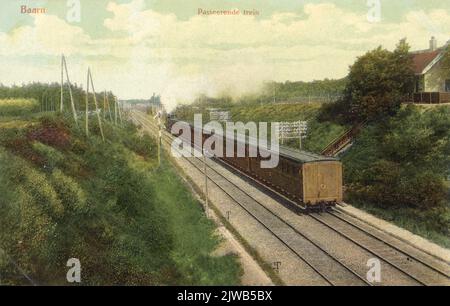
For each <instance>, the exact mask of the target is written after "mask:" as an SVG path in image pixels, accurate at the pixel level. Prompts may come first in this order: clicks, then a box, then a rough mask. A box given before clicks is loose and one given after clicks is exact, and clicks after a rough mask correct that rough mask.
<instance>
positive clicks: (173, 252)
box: [0, 101, 241, 285]
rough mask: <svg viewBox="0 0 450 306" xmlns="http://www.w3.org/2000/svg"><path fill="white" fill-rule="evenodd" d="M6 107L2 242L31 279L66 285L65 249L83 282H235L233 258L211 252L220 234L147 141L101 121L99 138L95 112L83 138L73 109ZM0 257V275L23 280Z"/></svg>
mask: <svg viewBox="0 0 450 306" xmlns="http://www.w3.org/2000/svg"><path fill="white" fill-rule="evenodd" d="M8 107H9V106H8ZM1 108H2V103H1V101H0V110H1ZM10 113H11V112H10ZM13 113H14V115H17V114H22V116H21V117H14V118H12V117H11V118H5V117H3V118H1V119H2V120H0V121H1V122H0V194H1V195H2V196H1V197H0V247H1V248H2V249H3V250H5V251H6V253H7V254H8V256H9V257H10V258H11V259H13V260H14V261H15V262H16V263H17V265H18V266H19V267H20V268H21V269H22V270H24V271H25V272H26V273H27V274H28V275H29V276H30V277H31V278H32V279H33V280H35V281H36V282H37V283H38V284H67V283H66V280H65V278H66V273H67V269H68V268H67V267H66V262H67V260H68V259H69V258H72V257H74V258H78V259H80V261H81V265H82V284H83V285H90V284H101V285H108V284H143V285H163V284H173V285H175V284H176V285H190V284H195V285H218V284H238V283H239V278H240V274H241V269H240V267H239V265H238V263H237V261H236V258H235V256H233V255H228V256H224V257H214V256H211V255H210V254H211V253H212V251H213V250H214V249H215V248H216V247H217V246H218V244H219V243H220V240H219V238H218V237H217V236H215V235H214V231H215V225H214V224H213V223H212V222H211V221H210V220H208V219H206V218H205V216H204V214H203V213H202V209H201V205H200V203H199V202H198V201H197V200H195V199H194V198H193V196H192V195H191V193H190V191H189V190H188V189H187V188H186V187H185V185H184V183H183V182H182V180H181V179H180V178H179V177H178V175H177V174H176V171H175V170H174V169H173V168H172V166H171V165H169V164H167V163H163V165H162V166H161V167H160V168H158V167H157V165H156V150H155V142H154V140H153V139H151V138H149V137H148V136H144V135H141V134H140V133H138V131H137V130H136V129H135V128H134V127H133V126H132V125H126V126H124V127H117V126H114V125H112V124H110V123H107V122H105V126H104V130H105V136H106V142H104V143H103V142H102V141H101V139H100V138H99V136H98V128H97V126H96V124H95V121H94V120H92V122H90V124H91V131H92V135H91V137H90V138H89V139H86V138H85V136H84V133H83V131H81V130H80V129H78V128H77V127H75V125H74V124H73V122H72V121H71V120H70V117H69V119H66V118H63V117H61V116H58V115H56V114H32V113H31V112H27V111H25V112H13ZM79 124H80V126H83V125H82V122H80V123H79ZM0 255H2V256H0V275H1V280H0V282H1V283H2V284H5V283H6V284H28V282H27V281H26V280H25V279H24V278H23V277H21V276H20V273H19V271H18V270H17V268H16V267H14V265H12V264H11V261H10V260H9V259H8V257H7V256H6V255H5V254H0Z"/></svg>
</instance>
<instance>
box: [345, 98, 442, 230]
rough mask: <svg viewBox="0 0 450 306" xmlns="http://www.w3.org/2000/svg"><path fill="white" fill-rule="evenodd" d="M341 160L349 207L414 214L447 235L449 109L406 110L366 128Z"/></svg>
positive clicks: (411, 107)
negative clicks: (359, 205)
mask: <svg viewBox="0 0 450 306" xmlns="http://www.w3.org/2000/svg"><path fill="white" fill-rule="evenodd" d="M343 161H344V165H345V180H344V181H345V182H346V184H347V187H348V191H347V195H348V200H349V201H350V202H351V203H358V202H359V203H372V205H374V206H377V207H381V208H389V209H391V210H395V209H409V210H416V211H417V212H420V214H417V216H418V217H419V216H422V217H423V220H426V217H424V216H427V215H428V214H429V215H428V216H431V215H432V217H430V218H432V219H431V220H433V221H432V222H425V224H426V226H430V229H434V230H438V231H440V232H442V233H448V232H449V229H450V219H449V214H448V213H446V212H448V210H449V203H450V201H449V190H448V187H447V186H446V185H445V184H444V181H445V179H446V178H447V177H448V175H449V174H450V108H445V107H441V108H437V109H429V110H422V109H420V108H418V107H415V106H408V107H406V108H404V109H402V110H401V111H400V112H399V113H398V115H397V116H396V117H392V118H390V119H386V120H385V121H383V122H378V123H376V124H373V125H371V126H369V127H368V128H367V129H365V131H364V132H363V133H362V134H361V135H360V137H359V138H358V139H357V141H356V143H355V144H354V146H353V148H351V149H350V151H349V152H348V153H347V154H346V155H344V157H343ZM437 212H441V213H437Z"/></svg>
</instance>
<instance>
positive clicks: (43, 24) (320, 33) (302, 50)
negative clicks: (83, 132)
mask: <svg viewBox="0 0 450 306" xmlns="http://www.w3.org/2000/svg"><path fill="white" fill-rule="evenodd" d="M105 9H106V10H107V11H108V12H110V13H111V17H110V18H107V19H105V20H104V21H103V26H104V29H105V36H104V37H100V38H97V37H96V38H95V39H94V38H92V37H90V36H89V35H88V34H86V33H85V32H84V31H83V29H82V28H81V27H78V26H76V25H71V24H68V23H66V22H65V21H64V20H62V19H59V18H58V17H56V16H52V15H38V16H35V17H34V22H33V24H32V25H30V26H23V27H19V28H17V29H16V30H14V31H12V32H11V33H2V32H0V43H1V44H0V55H4V56H6V57H8V58H11V57H20V56H22V57H27V56H33V57H34V58H36V57H39V56H57V55H59V54H60V53H65V54H66V55H67V56H68V57H69V58H68V59H69V61H70V62H72V63H76V64H79V65H84V67H85V66H86V65H90V66H92V69H93V71H97V74H96V75H99V76H100V77H99V82H100V84H101V85H102V86H104V87H105V88H113V89H114V91H115V92H116V93H117V94H118V95H119V96H120V97H125V98H131V97H149V96H150V95H151V94H152V93H153V92H160V93H162V95H163V99H164V97H166V99H167V100H170V101H171V103H175V101H180V100H184V101H187V100H189V99H192V98H193V97H194V95H195V94H197V93H198V92H199V91H201V92H206V93H210V94H214V93H219V92H222V91H224V90H229V91H231V92H233V93H236V94H239V93H242V92H245V91H248V90H251V89H254V88H257V87H258V85H259V84H260V83H261V82H262V81H264V80H278V81H285V80H291V81H295V80H313V79H322V78H326V77H328V78H339V77H343V76H345V75H346V73H347V71H348V66H349V65H350V64H352V63H353V62H354V60H355V58H356V57H357V56H359V55H361V54H363V53H364V52H366V51H367V50H369V49H372V48H375V47H377V46H378V45H383V46H385V47H387V48H390V49H392V48H393V47H394V46H395V44H396V43H397V42H398V41H399V40H400V39H401V38H403V37H407V38H408V41H409V43H410V44H411V45H412V46H413V49H424V48H427V47H428V39H429V38H430V36H432V35H434V36H436V37H437V39H438V40H439V41H440V42H441V44H442V43H444V42H445V41H447V39H448V38H449V37H448V33H450V13H449V12H448V11H446V10H438V9H436V10H430V11H411V12H408V13H406V14H405V15H404V16H403V17H402V19H401V20H400V21H399V22H396V23H394V22H386V21H382V22H379V23H370V22H368V20H367V17H366V15H365V13H356V12H354V11H351V10H349V9H344V8H341V7H339V6H337V5H335V4H331V3H320V4H306V5H305V6H304V7H303V11H301V12H278V13H274V14H272V15H271V16H270V17H268V18H255V17H250V16H242V15H241V16H214V15H210V16H197V15H194V16H192V17H191V18H189V19H187V20H181V19H179V18H177V16H176V15H175V14H171V13H159V12H156V11H154V10H151V9H147V8H146V7H145V3H144V1H143V0H133V1H131V2H129V3H125V4H119V3H116V2H114V1H110V2H109V3H108V4H107V6H106V8H105ZM230 9H232V7H230ZM49 29H51V31H49ZM7 60H8V59H4V60H3V61H7ZM0 61H1V60H0ZM56 62H57V61H56ZM15 63H16V64H15V65H17V66H19V65H20V61H19V62H15ZM84 67H83V69H84ZM42 69H47V68H46V67H42ZM54 69H57V67H55V68H54ZM83 69H81V68H80V69H79V70H80V73H77V69H74V74H75V76H74V78H75V79H80V80H83V79H84V75H82V71H83ZM18 70H19V71H24V69H22V68H20V67H18ZM76 73H77V74H76ZM43 75H49V76H50V75H51V74H50V73H47V74H45V73H44V74H43ZM17 77H19V76H17ZM26 77H29V78H31V77H39V76H36V75H35V74H34V73H33V74H30V75H27V76H26ZM10 78H12V76H10ZM22 78H23V76H22ZM108 86H109V87H108Z"/></svg>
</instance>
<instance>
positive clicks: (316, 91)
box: [193, 78, 347, 108]
mask: <svg viewBox="0 0 450 306" xmlns="http://www.w3.org/2000/svg"><path fill="white" fill-rule="evenodd" d="M346 84H347V79H346V78H343V79H338V80H329V79H325V80H321V81H312V82H301V81H299V82H290V81H286V82H284V83H282V82H280V83H279V82H266V83H264V85H263V87H262V89H261V90H259V91H258V92H255V93H250V94H245V95H242V96H240V97H237V98H232V95H227V94H223V95H222V96H220V97H208V96H206V95H200V96H198V97H197V98H196V99H195V100H194V103H193V104H194V105H196V106H199V107H205V106H206V107H218V108H223V107H228V106H229V105H230V104H232V103H239V104H245V103H247V104H263V103H274V102H275V103H305V102H335V101H336V100H338V99H339V98H341V97H342V95H343V92H344V89H345V86H346Z"/></svg>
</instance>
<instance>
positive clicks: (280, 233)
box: [135, 113, 450, 285]
mask: <svg viewBox="0 0 450 306" xmlns="http://www.w3.org/2000/svg"><path fill="white" fill-rule="evenodd" d="M135 114H136V115H137V116H138V117H140V119H137V121H138V122H139V123H140V124H143V125H146V126H147V127H149V126H151V127H150V128H151V129H153V130H154V129H157V127H156V125H154V124H153V123H152V122H151V121H150V120H148V119H147V118H145V117H144V116H142V115H141V114H139V113H135ZM143 121H145V122H143ZM163 138H164V141H165V142H167V143H168V144H169V145H170V144H171V139H172V138H171V136H169V135H167V134H166V133H163ZM186 160H187V161H188V162H189V163H190V164H191V165H192V166H194V167H195V168H196V169H197V170H198V171H199V172H200V173H204V172H203V171H204V170H203V166H204V161H202V160H200V159H199V158H186ZM212 163H214V162H212ZM214 164H215V163H214ZM207 167H208V169H210V170H212V172H211V171H209V174H208V177H209V179H210V180H211V182H213V183H214V185H216V186H217V187H218V188H219V189H220V190H222V191H223V192H224V193H225V194H226V195H227V196H228V197H229V198H230V199H231V200H232V201H233V202H235V203H236V204H237V205H239V206H240V207H241V208H242V209H244V210H245V211H246V212H247V213H248V214H249V215H250V216H252V217H253V218H254V219H255V220H257V221H258V222H259V223H260V224H261V225H262V226H263V227H264V228H266V229H267V230H268V231H269V232H271V233H272V234H273V235H274V236H275V237H276V238H277V239H278V240H279V241H280V242H281V243H283V244H284V245H285V246H286V247H287V248H288V249H289V250H291V251H292V252H293V253H294V254H295V255H296V256H298V257H299V258H300V259H301V260H302V261H303V262H305V263H306V264H307V265H308V266H309V267H310V268H311V269H312V270H314V271H315V272H316V273H317V274H318V275H320V276H321V277H322V278H323V279H324V280H325V281H326V283H327V284H329V285H339V284H342V280H340V279H339V277H338V278H337V279H336V275H341V276H342V273H343V272H342V271H346V272H345V273H347V277H348V276H351V278H353V280H352V281H351V282H353V283H354V284H360V285H363V284H364V285H372V284H371V283H369V282H368V281H367V280H366V278H365V275H364V274H363V273H361V272H359V273H358V272H357V271H355V270H354V269H352V268H351V267H350V266H349V265H348V264H346V263H344V262H343V261H342V260H340V259H339V258H337V257H336V256H335V255H333V254H332V253H330V252H329V251H327V250H326V249H325V248H324V247H322V246H321V245H320V244H318V243H317V242H315V241H314V240H313V239H312V238H311V237H310V236H309V235H308V234H307V233H306V232H305V231H304V230H302V229H299V228H298V227H297V226H294V225H292V224H290V223H289V222H287V221H286V220H284V219H283V218H282V217H281V216H279V215H278V214H277V213H276V212H274V211H272V210H271V209H269V208H267V207H266V205H265V204H264V203H262V202H261V201H259V200H258V199H256V198H255V197H254V196H252V195H251V194H249V193H248V192H247V191H245V190H243V189H242V188H240V187H239V186H238V185H236V184H235V183H234V182H232V181H231V180H230V179H228V178H227V177H226V176H225V175H224V174H222V173H220V172H219V171H218V170H217V169H216V167H213V166H211V162H208V163H207ZM234 170H236V171H238V172H240V171H239V170H238V169H234ZM244 176H245V177H248V176H247V175H245V174H244ZM225 185H226V186H225ZM283 198H284V197H283ZM284 199H285V200H287V201H290V200H289V199H286V198H284ZM290 202H292V201H290ZM291 204H293V202H292V203H291ZM308 216H309V217H310V218H312V219H314V220H315V221H316V222H318V223H320V224H321V225H323V226H325V227H326V228H328V229H329V230H331V231H333V232H335V233H337V234H338V235H339V236H341V237H343V238H345V239H347V240H348V241H349V242H351V243H353V244H354V245H356V246H358V247H359V248H361V249H362V250H364V251H365V252H367V253H369V254H371V255H373V256H375V257H376V258H378V259H380V261H382V262H384V263H385V264H388V265H389V266H391V267H392V268H393V269H395V270H397V271H398V272H399V273H401V274H403V275H404V276H406V277H408V278H410V279H411V280H413V282H414V283H415V284H417V285H442V284H444V285H449V284H450V280H449V274H448V272H447V271H446V269H445V267H442V266H437V265H436V264H432V263H430V262H427V260H425V259H424V258H420V256H418V255H412V254H411V253H408V252H407V251H405V250H404V249H403V248H400V247H398V246H396V245H394V243H392V242H389V241H387V240H386V239H383V238H381V237H380V236H379V235H377V234H375V233H374V232H371V231H369V230H368V229H366V228H364V227H363V226H361V225H358V224H356V223H355V221H353V220H351V219H350V217H349V216H346V215H344V214H343V213H342V212H340V211H339V210H337V209H333V210H332V211H330V212H327V213H325V214H323V215H308ZM274 228H275V229H276V230H274ZM280 228H282V230H280ZM286 233H289V234H286ZM293 234H295V235H293ZM293 237H295V238H293ZM299 239H301V240H302V243H299ZM299 246H302V248H301V249H305V248H306V249H308V250H309V251H310V252H309V255H308V254H306V255H305V253H301V252H300V251H301V249H299V248H298V247H299ZM313 250H314V252H312V251H313ZM311 254H314V256H311ZM317 254H321V255H320V257H318V256H317ZM324 262H328V263H329V264H328V265H324V264H323V263H324ZM318 263H320V265H319V266H320V268H319V267H318V265H317V264H318ZM330 264H331V265H330ZM324 266H326V267H327V268H328V270H326V269H324V268H323V267H324ZM336 266H339V267H340V269H341V272H338V271H336V270H333V269H336V268H335V267H336ZM329 267H334V268H333V269H330V268H329ZM447 268H448V267H447ZM336 272H338V274H336ZM339 273H341V274H339ZM345 273H344V274H345ZM355 280H357V282H355Z"/></svg>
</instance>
